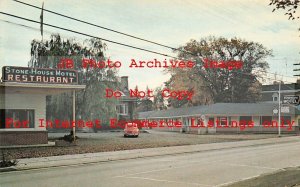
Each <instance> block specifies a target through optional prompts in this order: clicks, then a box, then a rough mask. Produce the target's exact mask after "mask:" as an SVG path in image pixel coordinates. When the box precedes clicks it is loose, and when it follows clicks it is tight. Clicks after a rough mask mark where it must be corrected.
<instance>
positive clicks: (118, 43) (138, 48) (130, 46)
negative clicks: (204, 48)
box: [0, 12, 177, 58]
mask: <svg viewBox="0 0 300 187" xmlns="http://www.w3.org/2000/svg"><path fill="white" fill-rule="evenodd" d="M0 14H4V15H7V16H11V17H14V18H18V19H22V20H26V21H29V22H33V23H38V24H40V22H39V21H35V20H32V19H28V18H24V17H20V16H16V15H13V14H8V13H5V12H0ZM43 25H46V26H49V27H53V28H57V29H61V30H64V31H69V32H73V33H76V34H80V35H84V36H88V37H91V38H97V39H100V40H103V41H106V42H110V43H113V44H117V45H121V46H125V47H129V48H133V49H137V50H141V51H146V52H149V53H154V54H158V55H162V56H165V57H170V58H177V57H173V56H170V55H167V54H163V53H159V52H156V51H152V50H148V49H144V48H140V47H136V46H132V45H128V44H124V43H120V42H116V41H112V40H108V39H105V38H100V37H97V36H93V35H90V34H85V33H83V32H78V31H74V30H71V29H66V28H63V27H58V26H55V25H51V24H48V23H45V22H44V23H43Z"/></svg>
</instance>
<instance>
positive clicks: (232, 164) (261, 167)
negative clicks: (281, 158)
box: [224, 163, 281, 170]
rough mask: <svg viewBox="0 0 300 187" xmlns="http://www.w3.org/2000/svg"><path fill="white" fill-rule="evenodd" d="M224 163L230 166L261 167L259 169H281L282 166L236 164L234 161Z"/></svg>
mask: <svg viewBox="0 0 300 187" xmlns="http://www.w3.org/2000/svg"><path fill="white" fill-rule="evenodd" d="M224 164H226V165H230V166H242V167H249V168H259V169H270V170H279V169H281V168H273V167H264V166H255V165H246V164H234V163H224Z"/></svg>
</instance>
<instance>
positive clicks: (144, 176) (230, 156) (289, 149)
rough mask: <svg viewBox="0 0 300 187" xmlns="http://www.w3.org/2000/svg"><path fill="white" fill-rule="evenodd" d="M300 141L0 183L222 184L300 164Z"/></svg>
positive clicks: (17, 175) (24, 175)
mask: <svg viewBox="0 0 300 187" xmlns="http://www.w3.org/2000/svg"><path fill="white" fill-rule="evenodd" d="M299 157H300V142H289V143H280V144H276V145H275V144H273V145H260V146H251V147H240V148H232V149H223V150H215V151H207V152H198V153H188V154H178V155H167V156H158V157H151V158H140V159H134V160H133V159H132V160H122V161H111V162H103V163H97V164H89V165H78V166H70V167H69V166H68V167H57V168H47V169H36V170H28V171H15V172H7V173H0V186H1V187H2V186H30V187H33V186H39V187H40V186H101V187H102V186H128V187H132V186H143V187H147V186H203V187H208V186H222V185H226V184H230V183H232V182H235V181H240V180H243V179H247V178H252V177H255V176H258V175H260V174H263V173H268V172H273V171H276V170H279V169H282V168H286V167H291V166H300V159H299Z"/></svg>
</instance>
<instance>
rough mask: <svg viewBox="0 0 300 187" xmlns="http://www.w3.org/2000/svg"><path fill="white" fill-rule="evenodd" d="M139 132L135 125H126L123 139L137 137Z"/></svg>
mask: <svg viewBox="0 0 300 187" xmlns="http://www.w3.org/2000/svg"><path fill="white" fill-rule="evenodd" d="M139 134H140V130H139V128H138V125H137V124H136V123H126V124H125V128H124V137H128V136H133V137H138V136H139Z"/></svg>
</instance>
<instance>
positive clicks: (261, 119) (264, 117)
mask: <svg viewBox="0 0 300 187" xmlns="http://www.w3.org/2000/svg"><path fill="white" fill-rule="evenodd" d="M264 121H268V122H270V123H271V122H272V116H261V117H260V125H263V124H264Z"/></svg>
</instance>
